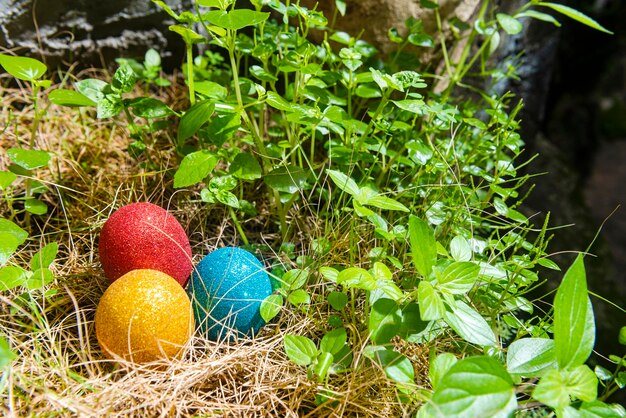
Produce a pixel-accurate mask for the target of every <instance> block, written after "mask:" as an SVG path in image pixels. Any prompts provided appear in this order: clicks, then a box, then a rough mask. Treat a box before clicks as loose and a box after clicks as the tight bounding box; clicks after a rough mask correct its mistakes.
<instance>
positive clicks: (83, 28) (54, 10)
mask: <svg viewBox="0 0 626 418" xmlns="http://www.w3.org/2000/svg"><path fill="white" fill-rule="evenodd" d="M165 2H166V3H167V4H169V5H170V6H171V7H172V8H174V9H178V8H180V6H181V4H183V3H190V1H188V0H166V1H165ZM174 23H175V22H174V21H173V19H172V18H171V17H169V16H168V15H167V14H166V13H165V12H163V11H161V10H160V9H159V8H158V7H157V6H155V5H154V4H153V3H152V2H151V1H149V0H123V1H120V0H117V1H116V0H100V1H87V0H17V1H16V0H0V46H1V47H2V48H6V49H11V50H14V51H15V52H16V53H17V54H20V55H32V56H34V57H37V58H41V59H43V60H44V61H45V62H46V63H47V64H48V65H49V66H55V65H56V64H58V63H60V62H62V61H63V62H65V63H67V64H72V63H74V62H76V61H80V63H81V64H82V65H84V66H86V65H89V64H95V65H100V66H103V65H105V64H108V63H110V62H111V61H112V60H113V59H114V58H117V57H120V56H131V57H141V56H143V54H144V53H145V51H146V50H147V49H148V48H155V49H157V50H159V51H162V50H167V51H169V53H170V54H174V55H176V54H179V53H181V52H182V50H183V44H182V41H181V40H180V38H179V37H178V35H176V34H174V33H172V32H170V31H169V30H168V25H171V24H174Z"/></svg>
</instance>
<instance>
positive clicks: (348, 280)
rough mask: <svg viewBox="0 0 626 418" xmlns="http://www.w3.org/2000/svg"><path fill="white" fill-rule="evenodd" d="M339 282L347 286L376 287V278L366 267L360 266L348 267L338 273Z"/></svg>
mask: <svg viewBox="0 0 626 418" xmlns="http://www.w3.org/2000/svg"><path fill="white" fill-rule="evenodd" d="M337 284H339V285H342V286H345V287H347V288H357V289H363V290H374V289H376V280H374V278H373V277H372V275H371V274H370V273H369V272H368V271H367V270H365V269H362V268H360V267H348V268H347V269H345V270H342V271H340V272H339V274H338V275H337Z"/></svg>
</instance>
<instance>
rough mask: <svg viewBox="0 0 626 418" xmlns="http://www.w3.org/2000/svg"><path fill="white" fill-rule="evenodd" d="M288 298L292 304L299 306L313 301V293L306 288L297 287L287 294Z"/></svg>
mask: <svg viewBox="0 0 626 418" xmlns="http://www.w3.org/2000/svg"><path fill="white" fill-rule="evenodd" d="M287 300H288V301H289V303H291V304H292V305H295V306H298V305H302V304H307V305H308V304H309V303H311V295H309V294H308V292H307V291H306V290H304V289H296V290H294V291H293V292H291V293H290V294H289V296H287Z"/></svg>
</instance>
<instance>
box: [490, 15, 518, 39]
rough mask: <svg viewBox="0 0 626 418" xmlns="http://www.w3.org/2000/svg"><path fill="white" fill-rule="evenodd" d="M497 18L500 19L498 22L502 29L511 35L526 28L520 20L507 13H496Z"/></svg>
mask: <svg viewBox="0 0 626 418" xmlns="http://www.w3.org/2000/svg"><path fill="white" fill-rule="evenodd" d="M496 19H498V23H499V24H500V26H501V27H502V29H504V31H505V32H506V33H508V34H509V35H517V34H518V33H520V32H521V31H522V29H524V26H523V25H522V23H521V22H520V21H519V20H517V19H516V18H514V17H513V16H509V15H507V14H505V13H498V14H496Z"/></svg>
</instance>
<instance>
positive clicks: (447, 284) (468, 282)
mask: <svg viewBox="0 0 626 418" xmlns="http://www.w3.org/2000/svg"><path fill="white" fill-rule="evenodd" d="M479 271H480V267H479V266H478V265H477V264H474V263H472V262H469V261H457V262H454V263H451V264H450V265H449V266H448V267H446V268H445V270H444V271H443V272H442V273H441V277H439V285H438V288H439V290H440V291H442V292H447V293H451V294H454V295H461V294H464V293H467V292H469V291H470V289H471V288H472V287H473V286H474V283H476V280H477V279H478V272H479Z"/></svg>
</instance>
